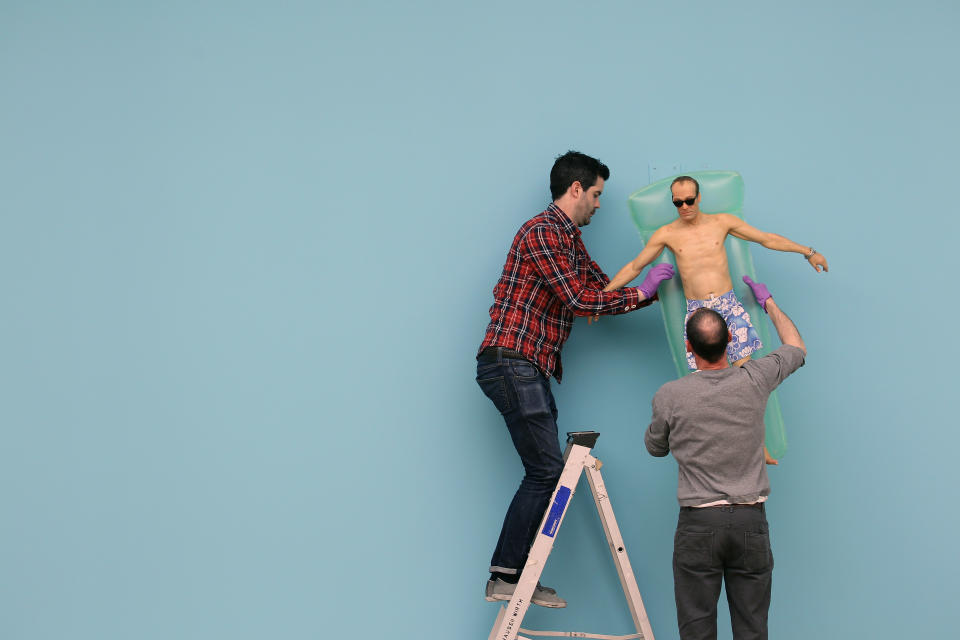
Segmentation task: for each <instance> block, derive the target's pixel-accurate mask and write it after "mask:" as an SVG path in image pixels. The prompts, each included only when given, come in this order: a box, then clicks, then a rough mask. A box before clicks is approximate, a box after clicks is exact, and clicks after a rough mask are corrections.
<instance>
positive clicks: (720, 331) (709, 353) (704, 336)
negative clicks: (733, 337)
mask: <svg viewBox="0 0 960 640" xmlns="http://www.w3.org/2000/svg"><path fill="white" fill-rule="evenodd" d="M687 340H689V341H690V347H691V348H693V352H694V353H695V354H697V355H698V356H700V357H701V358H703V359H704V360H706V361H707V362H719V361H720V358H722V357H724V354H725V353H726V351H727V342H729V340H730V335H729V333H728V330H727V321H726V320H724V319H723V316H722V315H720V314H719V313H717V312H716V311H714V310H713V309H707V308H706V307H700V308H699V309H697V310H696V311H694V312H693V313H692V314H691V315H690V319H689V320H687Z"/></svg>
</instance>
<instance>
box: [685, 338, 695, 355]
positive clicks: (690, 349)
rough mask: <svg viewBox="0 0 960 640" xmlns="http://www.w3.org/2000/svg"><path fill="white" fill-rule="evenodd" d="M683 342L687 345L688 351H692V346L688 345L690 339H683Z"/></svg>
mask: <svg viewBox="0 0 960 640" xmlns="http://www.w3.org/2000/svg"><path fill="white" fill-rule="evenodd" d="M684 343H686V345H687V351H688V352H690V353H693V347H692V346H690V341H689V340H684Z"/></svg>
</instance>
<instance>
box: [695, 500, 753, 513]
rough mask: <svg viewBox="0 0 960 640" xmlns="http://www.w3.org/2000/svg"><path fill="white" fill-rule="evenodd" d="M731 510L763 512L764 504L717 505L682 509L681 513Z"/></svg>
mask: <svg viewBox="0 0 960 640" xmlns="http://www.w3.org/2000/svg"><path fill="white" fill-rule="evenodd" d="M720 508H723V509H729V510H731V511H735V510H737V509H760V510H761V511H763V503H762V502H754V503H753V504H715V505H711V506H709V507H680V510H681V511H701V510H703V509H720Z"/></svg>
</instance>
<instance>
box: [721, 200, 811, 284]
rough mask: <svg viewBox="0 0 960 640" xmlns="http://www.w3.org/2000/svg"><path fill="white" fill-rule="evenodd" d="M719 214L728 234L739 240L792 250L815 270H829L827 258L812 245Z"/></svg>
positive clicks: (776, 248)
mask: <svg viewBox="0 0 960 640" xmlns="http://www.w3.org/2000/svg"><path fill="white" fill-rule="evenodd" d="M720 215H723V216H724V220H725V221H726V223H727V224H728V225H729V233H730V235H732V236H736V237H737V238H740V239H741V240H748V241H750V242H756V243H757V244H760V245H763V246H764V247H766V248H767V249H773V250H774V251H792V252H793V253H799V254H800V255H802V256H803V257H804V258H806V259H807V262H809V263H810V266H811V267H813V268H814V269H816V270H817V271H820V269H821V268H822V269H823V270H824V271H829V269H828V268H827V259H826V258H825V257H824V256H823V254H821V253H818V252H817V250H816V249H814V248H813V247H805V246H803V245H802V244H797V243H796V242H794V241H793V240H791V239H790V238H785V237H784V236H781V235H778V234H776V233H769V232H767V231H761V230H760V229H757V228H756V227H752V226H750V225H749V224H747V223H746V222H744V221H743V220H741V219H740V218H738V217H737V216H735V215H731V214H729V213H724V214H720Z"/></svg>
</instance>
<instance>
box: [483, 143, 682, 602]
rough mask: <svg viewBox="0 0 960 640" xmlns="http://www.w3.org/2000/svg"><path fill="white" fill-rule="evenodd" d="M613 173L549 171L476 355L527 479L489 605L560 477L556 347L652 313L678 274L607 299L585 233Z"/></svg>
mask: <svg viewBox="0 0 960 640" xmlns="http://www.w3.org/2000/svg"><path fill="white" fill-rule="evenodd" d="M609 177H610V170H609V169H608V168H607V167H606V165H604V164H603V163H601V162H600V161H599V160H597V159H596V158H591V157H590V156H587V155H584V154H582V153H578V152H576V151H569V152H567V153H565V154H563V155H562V156H560V157H558V158H557V160H556V162H555V163H554V165H553V169H552V170H551V171H550V194H551V196H552V197H553V202H552V203H551V204H550V205H549V206H548V207H547V209H546V210H545V211H544V212H543V213H541V214H539V215H537V216H534V217H533V218H531V219H530V220H528V221H527V222H526V223H524V224H523V226H521V227H520V230H519V231H517V235H516V236H515V237H514V239H513V244H512V245H511V246H510V251H509V252H508V253H507V261H506V264H504V266H503V273H502V274H501V276H500V280H499V281H498V282H497V285H496V287H494V289H493V306H491V307H490V324H489V325H488V326H487V332H486V335H485V336H484V339H483V343H482V344H481V345H480V349H479V350H478V352H477V384H479V385H480V388H481V389H482V390H483V392H484V393H485V394H486V395H487V397H488V398H490V399H491V400H492V401H493V403H494V405H496V407H497V409H498V410H499V411H500V413H501V414H502V415H503V418H504V421H505V422H506V424H507V429H508V430H509V431H510V437H511V438H512V439H513V444H514V446H515V447H516V449H517V453H518V454H520V460H521V461H522V462H523V467H524V470H525V472H526V473H525V475H524V478H523V481H522V482H521V483H520V488H519V489H517V493H516V495H514V497H513V501H512V502H511V503H510V507H509V509H508V510H507V515H506V517H505V518H504V521H503V528H502V529H501V531H500V539H499V541H498V542H497V546H496V549H495V550H494V552H493V558H492V559H491V561H490V573H491V575H490V579H489V580H488V581H487V585H486V599H487V600H488V601H495V600H509V599H510V597H511V596H512V595H513V590H514V588H515V586H516V583H517V580H518V579H519V578H520V572H521V571H522V570H523V565H524V563H525V562H526V559H527V552H528V551H529V550H530V545H531V544H532V542H533V539H534V538H535V537H536V532H537V527H538V526H539V524H540V520H541V519H542V517H543V514H544V511H545V510H546V508H547V504H548V502H549V501H550V495H551V494H552V493H553V490H554V488H555V487H556V484H557V481H558V480H559V479H560V472H561V471H562V470H563V454H562V453H561V452H560V443H559V440H558V437H557V435H558V434H557V406H556V404H555V403H554V399H553V393H552V392H551V391H550V377H551V376H556V378H557V382H560V380H561V377H562V375H563V367H562V366H561V362H560V349H561V348H562V347H563V343H564V342H565V341H566V339H567V336H569V335H570V329H571V327H572V326H573V318H574V316H595V315H613V314H619V313H626V312H628V311H633V310H634V309H639V308H641V307H646V306H649V305H650V304H651V303H652V301H653V298H654V296H655V294H656V291H657V286H658V285H659V284H660V282H662V281H663V280H666V279H668V278H670V277H671V276H672V275H673V267H672V266H671V265H669V264H661V265H657V266H655V267H653V268H652V269H651V270H650V272H649V273H648V274H647V277H646V278H645V279H644V281H643V283H642V284H641V285H640V286H639V287H626V288H623V289H620V290H618V291H603V288H604V287H605V286H606V285H607V284H608V283H609V282H610V278H608V277H607V276H606V274H604V273H603V271H602V270H601V269H600V267H599V266H597V263H596V262H593V261H592V260H591V259H590V254H588V253H587V249H586V247H585V246H584V245H583V240H581V239H580V229H579V227H582V226H585V225H588V224H590V218H592V217H593V214H594V212H596V210H597V209H598V208H599V207H600V194H601V193H602V192H603V186H604V182H605V181H606V180H607V179H609ZM531 601H532V602H533V603H534V604H538V605H541V606H545V607H565V606H566V605H567V603H566V601H565V600H563V599H562V598H560V597H559V596H557V593H556V591H554V590H553V589H550V588H547V587H542V586H540V585H537V589H536V591H535V592H534V594H533V598H532V600H531Z"/></svg>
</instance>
